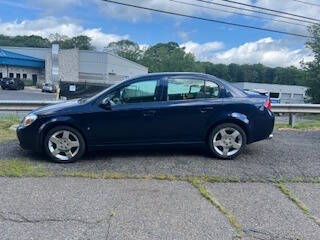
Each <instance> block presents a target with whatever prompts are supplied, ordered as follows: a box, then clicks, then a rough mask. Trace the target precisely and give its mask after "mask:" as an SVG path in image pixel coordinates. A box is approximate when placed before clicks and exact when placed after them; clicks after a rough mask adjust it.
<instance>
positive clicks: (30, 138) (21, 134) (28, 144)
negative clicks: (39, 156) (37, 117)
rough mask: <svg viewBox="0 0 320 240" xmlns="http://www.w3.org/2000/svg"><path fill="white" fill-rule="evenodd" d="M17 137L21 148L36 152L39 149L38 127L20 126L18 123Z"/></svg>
mask: <svg viewBox="0 0 320 240" xmlns="http://www.w3.org/2000/svg"><path fill="white" fill-rule="evenodd" d="M17 137H18V140H19V143H20V146H21V147H22V148H23V149H25V150H32V151H37V152H39V151H41V147H40V144H39V134H38V128H37V127H36V126H32V125H30V126H28V127H21V126H20V125H19V126H18V128H17Z"/></svg>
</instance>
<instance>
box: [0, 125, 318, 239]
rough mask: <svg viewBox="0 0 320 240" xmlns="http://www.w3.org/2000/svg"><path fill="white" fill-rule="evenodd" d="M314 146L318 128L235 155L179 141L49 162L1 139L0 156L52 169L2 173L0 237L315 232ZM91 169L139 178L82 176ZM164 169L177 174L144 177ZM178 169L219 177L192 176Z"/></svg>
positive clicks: (308, 235)
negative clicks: (43, 173)
mask: <svg viewBox="0 0 320 240" xmlns="http://www.w3.org/2000/svg"><path fill="white" fill-rule="evenodd" d="M319 149H320V131H296V130H295V131H292V130H291V131H290V130H289V131H285V130H281V131H279V130H277V131H275V133H274V138H273V139H272V140H267V141H262V142H258V143H255V144H252V145H249V146H247V148H246V149H245V151H244V152H243V154H242V155H240V156H239V157H238V158H237V159H234V160H231V161H230V160H228V161H223V160H218V159H215V158H212V157H210V156H208V155H207V154H206V152H205V151H204V150H203V149H190V148H189V149H176V148H175V149H140V150H130V151H129V150H125V149H123V150H118V151H104V152H94V153H87V154H86V155H85V157H84V159H82V160H80V161H78V162H76V163H72V164H55V163H52V162H50V161H48V160H47V158H46V156H45V155H43V154H36V153H33V152H29V151H25V150H22V149H21V148H20V147H19V144H18V141H17V140H10V141H6V142H2V143H1V144H0V163H1V162H10V161H14V160H16V159H18V160H19V161H22V162H25V163H28V164H32V165H37V166H38V165H40V166H42V168H44V169H47V170H48V171H49V172H50V174H51V176H50V177H42V178H32V177H27V178H26V177H22V178H12V177H1V178H0V186H1V187H0V239H5V240H24V239H26V240H27V239H48V240H51V239H52V240H60V239H61V240H65V239H70V240H76V239H77V240H80V239H83V240H88V239H92V240H100V239H101V240H102V239H106V240H107V239H119V240H120V239H121V240H123V239H125V240H126V239H128V240H129V239H130V240H135V239H219V240H220V239H221V240H227V239H228V240H229V239H230V240H235V239H243V240H256V239H258V240H297V239H300V240H302V239H303V240H305V239H306V240H309V239H310V240H315V239H318V238H319V236H320V220H319V219H320V204H319V201H318V199H319V197H320V184H319V179H320V163H319V162H320V161H319ZM68 172H69V173H72V172H74V173H77V172H78V173H86V174H88V175H84V176H85V177H82V178H75V177H66V176H67V174H65V173H68ZM0 173H1V171H0ZM90 173H110V174H116V173H119V174H123V176H136V178H140V179H139V180H138V179H134V180H133V179H129V178H126V177H120V178H121V179H110V178H109V179H88V178H86V176H87V177H89V176H90ZM160 175H167V176H172V177H173V178H172V180H171V181H168V180H161V181H160V180H159V179H160V178H154V177H150V176H160ZM69 176H70V175H69ZM108 176H112V175H108ZM114 176H117V175H114ZM121 176H122V175H121ZM148 176H149V178H148ZM174 176H175V177H174ZM181 176H195V177H196V178H194V177H192V178H191V179H205V178H201V177H204V176H205V177H208V178H209V177H212V179H217V181H211V180H202V181H200V185H197V184H195V183H194V182H193V181H191V180H190V177H188V178H187V179H189V180H183V179H181V178H179V177H181ZM111 178H112V177H111ZM220 178H221V179H223V181H222V182H224V183H221V182H219V179H220ZM156 179H158V180H156ZM164 179H169V178H164ZM230 179H239V180H240V182H241V183H239V182H237V183H235V182H234V181H233V180H230ZM275 179H276V180H277V181H279V180H281V184H280V185H279V184H275V182H274V180H275Z"/></svg>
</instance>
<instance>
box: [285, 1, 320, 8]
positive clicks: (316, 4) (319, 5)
mask: <svg viewBox="0 0 320 240" xmlns="http://www.w3.org/2000/svg"><path fill="white" fill-rule="evenodd" d="M291 1H294V2H299V3H303V4H307V5H311V6H317V7H320V4H318V3H313V2H305V1H301V0H291Z"/></svg>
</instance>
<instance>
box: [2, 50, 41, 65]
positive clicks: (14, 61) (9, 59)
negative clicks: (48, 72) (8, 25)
mask: <svg viewBox="0 0 320 240" xmlns="http://www.w3.org/2000/svg"><path fill="white" fill-rule="evenodd" d="M0 65H9V66H21V67H34V68H44V67H45V61H44V60H42V59H38V58H34V57H30V56H26V55H22V54H18V53H14V52H10V51H7V50H4V49H2V48H0Z"/></svg>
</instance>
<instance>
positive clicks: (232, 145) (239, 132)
mask: <svg viewBox="0 0 320 240" xmlns="http://www.w3.org/2000/svg"><path fill="white" fill-rule="evenodd" d="M246 142H247V137H246V134H245V132H244V131H243V129H242V128H241V127H239V126H238V125H236V124H233V123H225V124H221V125H219V126H217V127H215V128H214V129H213V130H212V132H211V133H210V135H209V138H208V145H209V150H210V152H211V153H212V154H213V155H214V156H216V157H218V158H221V159H233V158H235V157H236V156H238V155H239V154H240V153H241V151H242V150H243V148H244V147H245V145H246Z"/></svg>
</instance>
